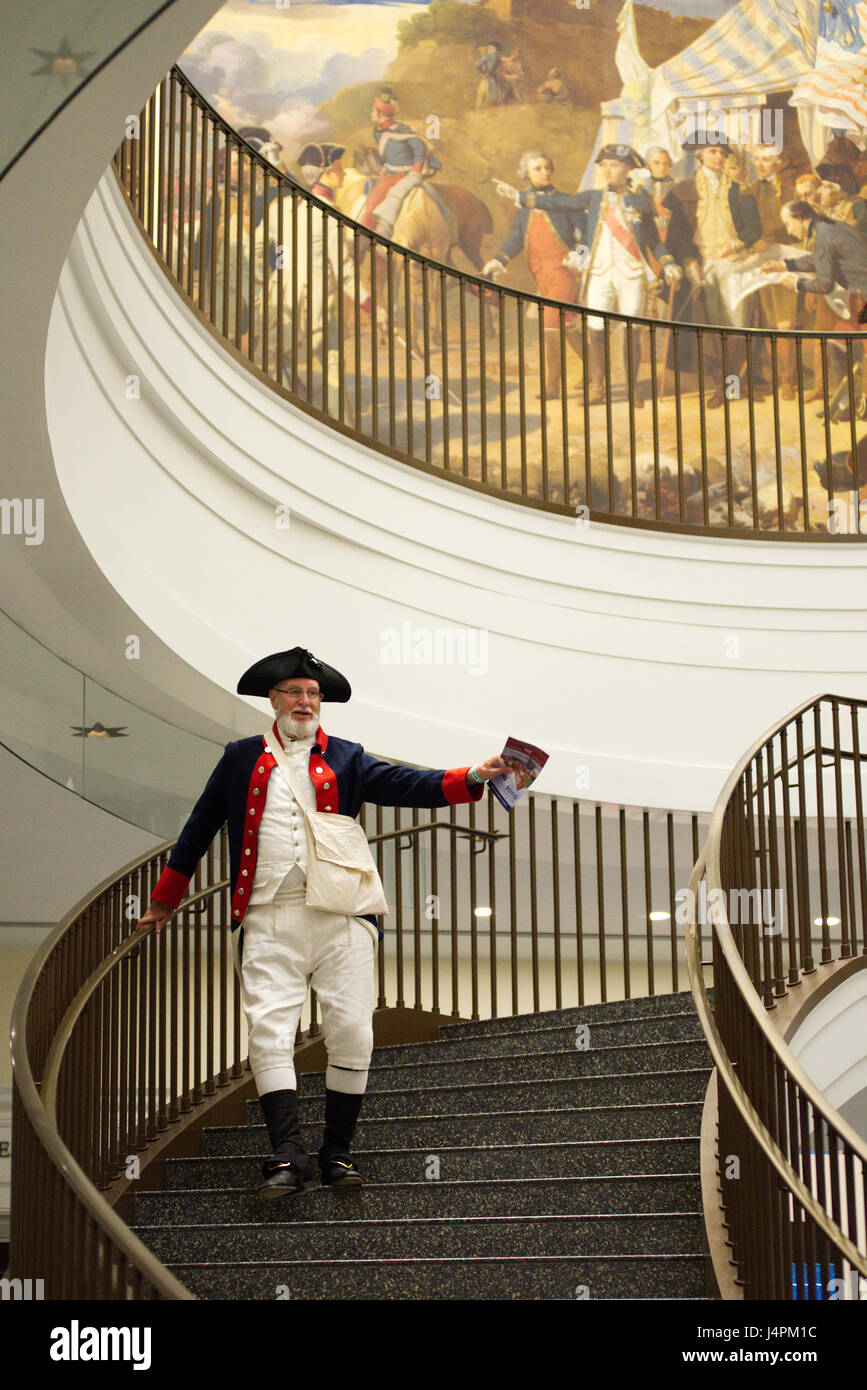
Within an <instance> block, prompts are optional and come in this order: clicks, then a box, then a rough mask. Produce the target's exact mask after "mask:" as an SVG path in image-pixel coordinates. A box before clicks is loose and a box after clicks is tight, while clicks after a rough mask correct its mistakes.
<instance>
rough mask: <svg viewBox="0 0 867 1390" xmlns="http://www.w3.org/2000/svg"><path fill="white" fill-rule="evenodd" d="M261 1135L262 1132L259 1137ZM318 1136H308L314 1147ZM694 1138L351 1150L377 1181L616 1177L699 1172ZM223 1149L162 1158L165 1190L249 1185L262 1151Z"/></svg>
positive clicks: (697, 1144) (356, 1147) (256, 1170)
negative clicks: (220, 1153)
mask: <svg viewBox="0 0 867 1390" xmlns="http://www.w3.org/2000/svg"><path fill="white" fill-rule="evenodd" d="M263 1137H264V1136H263ZM319 1142H320V1140H319V1136H318V1135H315V1136H314V1142H313V1144H312V1145H311V1148H313V1150H314V1152H315V1150H316V1147H317V1146H318V1144H319ZM698 1150H699V1141H698V1139H697V1138H696V1139H609V1140H596V1139H594V1140H593V1141H591V1142H583V1143H580V1142H579V1143H567V1144H539V1143H531V1144H508V1145H500V1146H498V1147H479V1146H473V1145H461V1146H456V1145H444V1146H442V1147H437V1148H436V1149H435V1150H434V1149H432V1148H431V1146H430V1145H428V1146H427V1147H425V1148H412V1149H361V1148H359V1147H358V1146H357V1145H353V1156H354V1158H355V1160H356V1162H357V1163H358V1166H359V1167H360V1168H361V1170H362V1172H364V1173H365V1174H367V1175H370V1176H371V1177H372V1176H373V1175H374V1174H375V1175H376V1180H377V1181H378V1182H414V1181H418V1180H419V1179H420V1178H425V1177H426V1176H427V1173H428V1172H429V1171H434V1170H433V1167H432V1164H431V1159H432V1158H435V1159H436V1160H437V1162H438V1165H439V1167H438V1174H439V1177H440V1178H441V1179H443V1178H445V1179H449V1178H461V1179H467V1180H468V1179H472V1178H530V1177H539V1178H566V1177H587V1176H590V1175H597V1176H609V1177H610V1176H615V1175H617V1174H622V1173H691V1172H697V1171H698V1161H699V1153H698ZM264 1153H265V1150H263V1151H262V1154H261V1155H258V1154H257V1155H253V1154H249V1155H246V1156H236V1155H226V1156H225V1157H212V1158H172V1159H169V1160H168V1162H167V1164H166V1186H167V1188H169V1189H173V1190H174V1189H179V1190H184V1189H191V1188H206V1187H218V1188H219V1187H243V1188H246V1187H252V1186H253V1185H254V1184H255V1183H256V1181H257V1179H258V1178H259V1173H260V1168H259V1164H260V1161H261V1158H262V1157H264Z"/></svg>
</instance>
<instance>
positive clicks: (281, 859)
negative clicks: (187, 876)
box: [241, 738, 316, 907]
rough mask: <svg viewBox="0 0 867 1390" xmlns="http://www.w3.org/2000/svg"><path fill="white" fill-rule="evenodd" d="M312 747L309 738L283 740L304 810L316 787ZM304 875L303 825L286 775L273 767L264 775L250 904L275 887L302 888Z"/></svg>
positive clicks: (267, 897)
mask: <svg viewBox="0 0 867 1390" xmlns="http://www.w3.org/2000/svg"><path fill="white" fill-rule="evenodd" d="M312 747H313V739H312V738H305V739H297V740H296V741H295V742H294V743H293V742H290V741H288V740H287V742H286V757H287V758H288V759H289V761H290V763H291V764H292V766H293V771H295V772H296V773H297V774H298V776H297V778H296V780H297V781H299V782H300V784H301V787H302V789H303V792H302V794H303V796H304V805H305V807H306V809H307V810H308V811H315V810H316V789H315V788H314V786H313V783H312V782H311V780H310V773H309V770H308V764H309V761H310V750H311V748H312ZM241 872H242V873H243V865H242V866H241ZM306 876H307V824H306V821H305V819H304V816H303V815H302V812H301V810H300V808H299V806H298V804H297V802H296V800H295V797H294V796H293V794H292V790H291V788H290V786H289V783H288V782H287V780H286V777H285V776H284V774H283V772H282V771H281V769H280V768H279V767H275V768H274V770H273V771H272V773H271V776H270V777H269V778H268V795H267V797H266V799H265V810H264V811H263V813H262V819H261V822H260V824H259V850H258V859H257V861H256V873H255V877H254V879H253V886H252V890H251V892H250V906H251V907H254V906H256V905H259V904H262V903H270V902H273V900H274V897H275V895H276V893H277V892H278V890H280V891H285V890H286V889H288V888H300V887H303V885H304V883H305V882H306Z"/></svg>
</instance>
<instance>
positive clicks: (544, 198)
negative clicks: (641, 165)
mask: <svg viewBox="0 0 867 1390" xmlns="http://www.w3.org/2000/svg"><path fill="white" fill-rule="evenodd" d="M606 193H607V189H602V188H593V189H589V190H587V191H585V192H584V193H558V192H549V191H548V190H547V189H536V188H531V189H526V188H525V189H522V191H521V193H520V195H519V196H520V200H521V206H522V207H526V208H528V209H529V208H534V207H535V208H541V209H542V211H543V212H549V213H550V214H551V218H552V221H553V218H554V216H555V215H556V214H557V213H559V214H560V215H561V216H563V215H565V214H567V213H571V215H572V217H573V218H580V219H581V228H582V235H581V237H580V238H579V240H580V241H581V242H582V243H583V244H584V245H585V246H588V247H589V248H590V257H591V258H592V254H593V251H594V250H595V247H596V240H597V237H598V235H599V232H600V231H601V229H602V222H603V219H604V215H605V214H604V208H605V195H606ZM619 198H620V204H621V207H622V209H623V211H624V213H625V216H626V222H627V225H628V226H629V228H630V229H631V231H632V235H633V236H634V238H635V241H636V244H637V246H638V249H639V251H640V252H641V254H642V256H643V257H644V259H645V260H648V256H649V255H651V256H653V257H654V258H655V259H656V261H657V262H658V264H659V265H660V266H664V265H669V264H670V263H671V262H672V261H673V260H674V257H673V256H672V254H671V252H670V251H667V250H666V248H665V243H664V242H662V241H661V240H660V238H659V230H658V228H657V225H656V218H655V216H654V212H653V203H652V202H651V201H650V199H649V198H648V196H647V194H646V193H640V192H639V193H622V194H620V195H619ZM588 263H589V261H588Z"/></svg>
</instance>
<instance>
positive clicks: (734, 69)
mask: <svg viewBox="0 0 867 1390" xmlns="http://www.w3.org/2000/svg"><path fill="white" fill-rule="evenodd" d="M820 21H821V23H820ZM618 32H619V40H618V44H617V50H616V54H615V59H616V62H617V69H618V72H619V73H620V77H621V80H622V82H623V88H622V90H621V93H620V96H619V97H618V98H617V99H616V100H614V101H608V102H603V103H602V106H601V117H602V119H601V122H600V126H599V132H598V134H597V138H596V143H595V145H594V147H593V153H592V155H591V157H590V161H589V163H588V166H587V169H586V170H585V173H584V178H583V181H582V185H581V186H582V188H592V187H593V186H594V185H595V184H596V182H597V179H596V166H595V159H596V155H597V153H598V151H599V149H600V147H601V146H602V145H606V144H610V143H614V142H621V141H622V142H624V143H626V144H630V145H633V146H634V147H635V148H636V149H637V150H639V151H640V152H642V153H644V152H645V151H646V150H647V149H648V148H649V146H651V145H663V146H665V147H666V148H667V149H668V150H669V151H670V153H671V154H672V156H674V157H675V158H677V155H678V152H679V150H680V144H681V140H682V137H683V134H684V133H685V130H686V128H687V127H688V123H689V122H690V120H691V121H693V122H694V123H695V124H701V122H702V120H703V119H704V118H705V117H706V116H709V117H710V118H711V120H713V118H714V116H715V114H718V113H724V115H725V119H726V120H727V121H728V123H729V124H728V129H729V132H730V133H731V132H732V128H733V127H734V129H735V130H740V131H742V132H746V131H749V132H750V136H749V138H750V139H751V140H754V139H756V138H757V136H758V132H760V131H762V125H761V108H762V107H763V106H764V105H765V103H766V101H767V97H768V96H769V95H771V94H772V93H780V92H783V93H785V92H789V93H791V94H792V96H791V97H790V104H791V105H792V106H794V107H796V108H797V110H798V122H799V127H800V132H801V138H802V139H803V141H804V145H805V147H806V149H807V151H808V153H809V154H810V157H811V159H813V160H814V162H815V161H817V160H818V159H820V158H821V156H822V154H823V153H824V150H825V147H826V144H827V141H828V136H829V132H830V129H831V128H838V129H844V130H847V131H849V132H851V133H853V134H855V135H856V138H859V142H860V143H863V136H864V134H865V133H867V104H865V105H864V109H863V110H862V109H861V106H860V101H861V98H860V95H859V94H860V92H862V91H863V90H864V71H865V67H867V45H865V39H867V4H864V3H861V2H860V0H831V3H830V12H829V11H826V10H825V9H824V8H823V7H822V5H821V4H820V3H818V2H817V0H740V3H739V4H737V5H734V6H733V7H732V8H731V9H730V10H729V11H728V12H727V13H726V14H724V15H723V16H722V18H721V19H718V20H717V21H716V23H715V24H712V25H711V27H710V28H709V29H707V30H706V31H705V33H704V34H702V35H701V37H700V38H698V39H696V41H695V42H694V43H692V44H690V45H689V46H688V47H687V48H685V49H684V50H683V52H682V53H678V54H677V55H676V56H675V57H674V58H670V59H669V60H668V61H667V62H665V63H661V64H660V66H659V67H658V68H650V67H648V65H647V64H646V63H645V61H644V59H643V58H642V57H641V54H640V52H639V48H638V36H637V33H636V28H635V15H634V12H633V0H626V3H625V4H624V6H623V9H622V11H621V13H620V16H619V18H618ZM862 52H863V55H864V56H863V60H862V57H861V55H862ZM834 86H836V89H837V91H838V93H839V92H840V91H841V89H843V88H847V86H848V89H849V90H848V91H847V92H846V100H844V101H840V100H837V102H836V104H835V102H834V101H833V100H832V99H831V98H829V96H828V93H829V90H830V89H831V88H832V87H834ZM823 93H824V100H823ZM765 129H767V126H766V127H765ZM762 133H764V132H762ZM721 138H724V137H721ZM741 143H743V141H742V142H741Z"/></svg>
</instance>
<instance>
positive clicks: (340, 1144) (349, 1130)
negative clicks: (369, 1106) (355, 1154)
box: [319, 1086, 364, 1167]
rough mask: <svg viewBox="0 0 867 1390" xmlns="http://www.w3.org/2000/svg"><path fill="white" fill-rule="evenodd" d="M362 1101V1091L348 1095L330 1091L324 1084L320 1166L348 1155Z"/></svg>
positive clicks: (343, 1092)
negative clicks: (323, 1129) (323, 1128)
mask: <svg viewBox="0 0 867 1390" xmlns="http://www.w3.org/2000/svg"><path fill="white" fill-rule="evenodd" d="M363 1101H364V1094H363V1093H362V1094H361V1095H348V1094H347V1093H346V1092H345V1091H330V1090H329V1089H328V1087H327V1086H326V1088H325V1134H324V1135H323V1138H322V1147H321V1149H320V1150H319V1166H320V1167H324V1166H325V1165H326V1164H328V1163H330V1162H331V1160H332V1159H333V1158H335V1157H338V1158H346V1157H348V1155H349V1146H350V1144H351V1143H352V1137H353V1135H354V1134H355V1126H356V1123H357V1120H358V1116H359V1114H360V1112H361V1106H362V1103H363Z"/></svg>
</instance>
